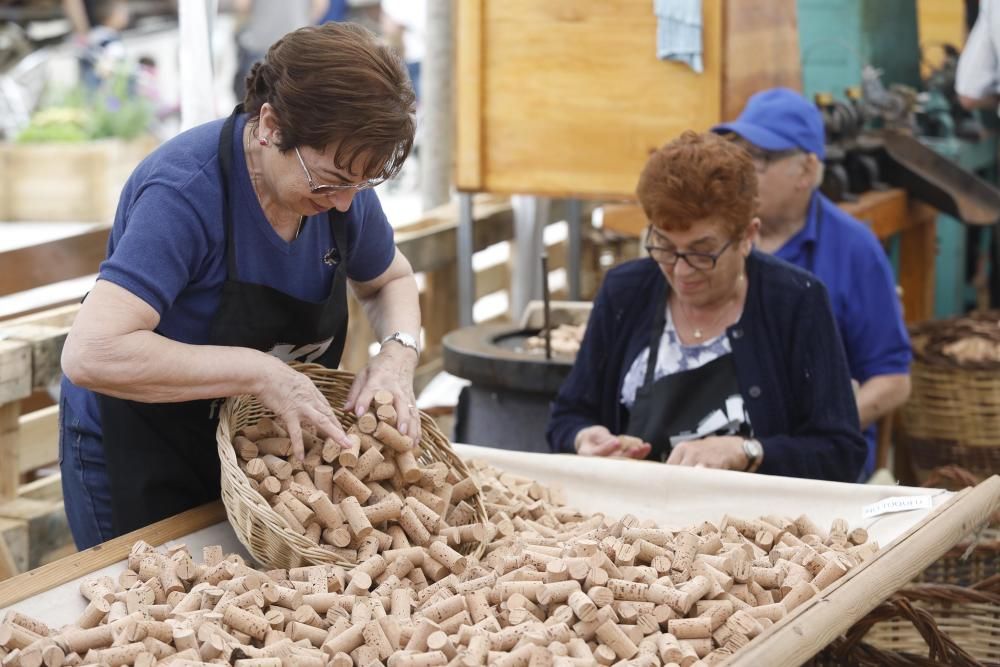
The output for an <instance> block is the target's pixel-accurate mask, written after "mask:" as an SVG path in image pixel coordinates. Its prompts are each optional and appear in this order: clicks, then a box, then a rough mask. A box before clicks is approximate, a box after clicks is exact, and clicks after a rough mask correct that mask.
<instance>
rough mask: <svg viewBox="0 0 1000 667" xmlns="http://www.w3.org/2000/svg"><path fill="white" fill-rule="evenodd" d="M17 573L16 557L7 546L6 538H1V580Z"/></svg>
mask: <svg viewBox="0 0 1000 667" xmlns="http://www.w3.org/2000/svg"><path fill="white" fill-rule="evenodd" d="M16 574H17V565H15V564H14V557H13V556H12V555H11V553H10V549H8V548H7V542H6V540H3V539H0V581H3V580H4V579H10V578H11V577H13V576H14V575H16Z"/></svg>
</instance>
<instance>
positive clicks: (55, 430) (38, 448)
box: [14, 405, 59, 474]
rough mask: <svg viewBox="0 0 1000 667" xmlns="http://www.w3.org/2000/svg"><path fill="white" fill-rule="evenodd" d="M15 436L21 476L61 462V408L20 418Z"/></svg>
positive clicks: (49, 408) (52, 407)
mask: <svg viewBox="0 0 1000 667" xmlns="http://www.w3.org/2000/svg"><path fill="white" fill-rule="evenodd" d="M18 421H19V428H18V429H17V431H16V432H15V434H14V438H15V441H16V443H17V445H16V447H17V455H18V464H17V467H18V471H19V472H20V473H21V474H24V473H26V472H30V471H32V470H37V469H38V468H41V467H42V466H47V465H50V464H54V463H56V462H57V461H58V460H59V406H58V405H50V406H49V407H47V408H42V409H41V410H35V411H34V412H29V413H28V414H26V415H21V416H20V418H19V420H18Z"/></svg>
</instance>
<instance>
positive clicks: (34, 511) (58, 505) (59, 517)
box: [0, 497, 73, 570]
mask: <svg viewBox="0 0 1000 667" xmlns="http://www.w3.org/2000/svg"><path fill="white" fill-rule="evenodd" d="M0 517H3V518H5V519H11V520H14V521H23V522H24V523H25V525H27V527H28V564H27V568H26V569H29V570H30V569H33V568H35V567H38V566H39V565H41V564H42V563H43V562H45V561H46V560H47V556H48V555H49V554H50V553H52V552H53V551H58V550H59V549H62V548H63V547H65V546H66V545H67V544H72V543H73V536H72V535H71V534H70V532H69V523H68V521H67V519H66V510H65V509H63V503H62V500H58V501H55V502H53V501H46V500H34V499H32V498H21V497H19V498H15V499H14V500H10V501H6V502H3V503H0Z"/></svg>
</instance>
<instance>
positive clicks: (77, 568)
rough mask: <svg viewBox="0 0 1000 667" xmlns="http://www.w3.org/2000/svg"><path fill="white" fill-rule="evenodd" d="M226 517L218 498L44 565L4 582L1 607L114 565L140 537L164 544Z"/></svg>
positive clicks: (2, 583) (153, 543) (155, 544)
mask: <svg viewBox="0 0 1000 667" xmlns="http://www.w3.org/2000/svg"><path fill="white" fill-rule="evenodd" d="M225 520H226V509H225V507H224V506H223V505H222V501H221V500H217V501H215V502H212V503H208V504H207V505H202V506H201V507H196V508H194V509H190V510H188V511H186V512H182V513H181V514H178V515H177V516H173V517H170V518H168V519H164V520H162V521H158V522H157V523H154V524H152V525H149V526H146V527H145V528H140V529H139V530H135V531H132V532H131V533H128V534H126V535H122V536H121V537H116V538H114V539H113V540H109V541H107V542H105V543H104V544H101V545H99V546H96V547H93V548H92V549H87V550H86V551H81V552H79V553H77V554H74V555H72V556H69V557H67V558H63V559H61V560H58V561H56V562H54V563H50V564H48V565H43V566H42V567H39V568H36V569H34V570H31V571H30V572H25V573H24V574H20V575H18V576H16V577H14V578H13V579H8V580H7V581H4V582H0V607H8V606H10V605H12V604H14V603H15V602H20V601H21V600H24V599H26V598H30V597H31V596H33V595H37V594H39V593H41V592H43V591H47V590H49V589H50V588H53V587H55V586H59V585H60V584H65V583H66V582H68V581H73V580H74V579H77V578H79V577H82V576H83V575H85V574H88V573H90V572H93V571H94V570H99V569H101V568H103V567H107V566H109V565H114V564H115V563H117V562H119V561H122V560H124V559H125V558H127V557H128V554H129V550H130V549H131V548H132V545H133V544H134V543H135V542H137V541H139V540H145V541H146V542H148V543H149V544H151V545H153V546H160V545H162V544H164V543H166V542H169V541H170V540H176V539H178V538H181V537H184V536H185V535H190V534H191V533H193V532H195V531H198V530H201V529H203V528H207V527H209V526H211V525H214V524H216V523H219V522H221V521H225Z"/></svg>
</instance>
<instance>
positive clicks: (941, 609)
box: [812, 577, 1000, 667]
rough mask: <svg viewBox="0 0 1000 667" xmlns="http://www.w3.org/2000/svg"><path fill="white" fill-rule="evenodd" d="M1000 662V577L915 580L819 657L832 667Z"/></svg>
mask: <svg viewBox="0 0 1000 667" xmlns="http://www.w3.org/2000/svg"><path fill="white" fill-rule="evenodd" d="M998 661H1000V578H997V577H993V578H992V579H990V580H987V581H983V582H981V583H980V584H978V585H977V586H973V587H969V588H964V587H962V586H950V585H947V584H911V585H910V586H908V587H906V588H904V589H902V590H900V591H898V592H896V593H895V594H894V595H893V596H892V597H891V598H890V599H889V600H887V601H886V602H884V603H882V604H881V605H879V606H878V607H876V608H875V609H873V610H872V611H871V613H869V614H868V615H867V616H866V617H865V618H863V619H861V620H860V621H858V622H857V623H855V624H854V626H853V627H852V628H851V629H850V630H849V631H848V632H847V634H846V635H845V636H843V637H841V638H839V639H837V640H835V641H834V642H833V643H832V644H830V645H829V646H828V647H827V648H826V649H824V651H823V652H822V653H821V654H820V655H819V656H817V657H816V659H815V660H814V661H813V663H812V664H813V665H814V667H820V666H824V667H825V666H826V665H863V666H868V665H872V666H874V665H898V666H901V667H904V666H905V667H909V666H916V665H952V666H956V667H984V666H985V665H993V664H996V663H997V662H998Z"/></svg>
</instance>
